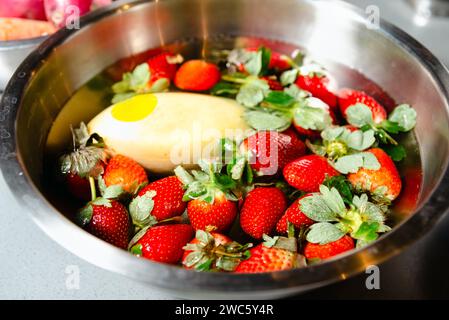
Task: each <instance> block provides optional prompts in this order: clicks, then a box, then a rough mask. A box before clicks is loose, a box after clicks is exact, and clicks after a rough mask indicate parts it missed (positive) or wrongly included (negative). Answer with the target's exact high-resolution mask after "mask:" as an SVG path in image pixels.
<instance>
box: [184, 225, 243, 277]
mask: <svg viewBox="0 0 449 320" xmlns="http://www.w3.org/2000/svg"><path fill="white" fill-rule="evenodd" d="M250 246H251V245H244V246H242V245H240V244H239V243H237V242H234V241H232V240H231V239H230V238H229V237H227V236H225V235H223V234H221V233H217V232H210V233H209V232H206V231H203V230H198V231H197V232H196V236H195V238H194V239H193V240H192V241H190V242H189V243H188V244H187V245H186V246H185V247H184V250H185V251H184V255H183V258H182V264H183V265H184V268H186V269H192V268H195V269H197V270H199V271H210V270H223V271H234V269H235V267H236V266H237V265H238V264H239V263H240V262H241V261H242V260H243V259H245V258H246V255H245V254H247V252H246V251H247V249H248V248H249V247H250Z"/></svg>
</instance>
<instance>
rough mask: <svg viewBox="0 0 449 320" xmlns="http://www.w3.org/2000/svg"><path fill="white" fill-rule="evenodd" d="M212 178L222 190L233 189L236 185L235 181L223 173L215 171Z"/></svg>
mask: <svg viewBox="0 0 449 320" xmlns="http://www.w3.org/2000/svg"><path fill="white" fill-rule="evenodd" d="M214 180H215V184H216V186H217V187H218V188H219V189H220V190H222V191H225V190H229V189H233V188H235V186H236V185H235V181H234V180H232V178H231V177H230V176H228V175H225V174H219V173H216V174H215V179H214Z"/></svg>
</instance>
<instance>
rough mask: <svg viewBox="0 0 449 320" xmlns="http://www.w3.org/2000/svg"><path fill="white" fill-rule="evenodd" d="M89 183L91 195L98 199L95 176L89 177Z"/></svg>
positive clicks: (93, 198)
mask: <svg viewBox="0 0 449 320" xmlns="http://www.w3.org/2000/svg"><path fill="white" fill-rule="evenodd" d="M89 185H90V196H91V198H92V201H94V200H95V199H97V190H95V179H94V178H93V177H89Z"/></svg>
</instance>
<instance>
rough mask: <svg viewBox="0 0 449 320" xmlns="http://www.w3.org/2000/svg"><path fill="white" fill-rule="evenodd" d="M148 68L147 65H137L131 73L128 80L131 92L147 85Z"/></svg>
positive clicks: (149, 73)
mask: <svg viewBox="0 0 449 320" xmlns="http://www.w3.org/2000/svg"><path fill="white" fill-rule="evenodd" d="M150 76H151V72H150V67H149V66H148V63H146V62H144V63H142V64H139V65H138V66H137V67H136V68H135V69H134V70H133V72H132V74H131V77H130V78H129V88H130V89H131V90H132V91H136V92H137V91H140V90H142V89H143V88H145V87H146V86H147V85H148V82H149V81H150Z"/></svg>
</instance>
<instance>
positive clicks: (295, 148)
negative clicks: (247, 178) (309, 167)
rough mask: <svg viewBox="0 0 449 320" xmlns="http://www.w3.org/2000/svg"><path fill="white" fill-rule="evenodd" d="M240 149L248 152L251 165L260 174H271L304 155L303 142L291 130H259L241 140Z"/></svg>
mask: <svg viewBox="0 0 449 320" xmlns="http://www.w3.org/2000/svg"><path fill="white" fill-rule="evenodd" d="M240 150H241V151H242V153H247V154H248V153H249V154H248V156H249V162H250V164H251V167H252V168H253V169H254V170H256V171H257V172H259V173H260V174H262V175H273V174H276V173H277V172H278V171H279V170H282V169H283V168H284V166H285V165H286V164H287V163H289V162H290V161H293V160H294V159H296V158H298V157H300V156H302V155H304V153H305V151H306V147H305V144H304V143H303V142H302V141H301V140H300V139H299V138H298V137H297V136H296V134H295V133H294V132H293V131H292V130H290V129H289V130H287V131H284V132H282V133H279V132H276V131H259V132H257V133H255V134H253V135H251V136H249V137H248V138H246V139H245V140H243V142H242V144H241V146H240Z"/></svg>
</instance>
